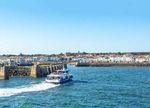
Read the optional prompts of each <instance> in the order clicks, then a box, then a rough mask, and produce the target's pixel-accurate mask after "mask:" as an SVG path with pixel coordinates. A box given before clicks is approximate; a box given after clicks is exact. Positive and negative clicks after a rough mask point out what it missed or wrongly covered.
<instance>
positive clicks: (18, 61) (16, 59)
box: [0, 56, 61, 66]
mask: <svg viewBox="0 0 150 108" xmlns="http://www.w3.org/2000/svg"><path fill="white" fill-rule="evenodd" d="M59 61H61V58H59V57H57V56H55V57H48V56H33V57H31V56H23V57H20V56H11V57H3V56H1V57H0V64H3V65H8V66H16V65H32V64H33V63H36V62H59Z"/></svg>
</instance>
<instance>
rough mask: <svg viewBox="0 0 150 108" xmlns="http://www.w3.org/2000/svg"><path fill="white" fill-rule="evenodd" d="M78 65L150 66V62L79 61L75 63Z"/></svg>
mask: <svg viewBox="0 0 150 108" xmlns="http://www.w3.org/2000/svg"><path fill="white" fill-rule="evenodd" d="M75 66H77V67H81V66H87V67H88V66H97V67H98V66H101V67H109V66H137V67H138V66H139V67H150V64H149V63H104V62H102V63H79V62H77V63H76V64H75Z"/></svg>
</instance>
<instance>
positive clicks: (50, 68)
mask: <svg viewBox="0 0 150 108" xmlns="http://www.w3.org/2000/svg"><path fill="white" fill-rule="evenodd" d="M63 68H67V65H65V64H34V65H33V66H32V67H31V74H30V76H31V77H34V78H38V77H46V76H47V75H48V74H50V73H53V72H56V71H57V70H61V69H63Z"/></svg>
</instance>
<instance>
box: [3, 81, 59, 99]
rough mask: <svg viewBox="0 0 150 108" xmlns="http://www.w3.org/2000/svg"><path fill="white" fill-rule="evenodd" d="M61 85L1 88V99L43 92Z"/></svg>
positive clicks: (43, 84) (47, 84) (41, 84)
mask: <svg viewBox="0 0 150 108" xmlns="http://www.w3.org/2000/svg"><path fill="white" fill-rule="evenodd" d="M57 86H59V85H55V84H51V83H46V82H42V83H39V84H32V85H30V86H20V87H16V88H2V89H1V88H0V97H9V96H12V95H17V94H20V93H26V92H33V91H42V90H47V89H50V88H54V87H57Z"/></svg>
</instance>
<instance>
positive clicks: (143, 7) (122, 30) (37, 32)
mask: <svg viewBox="0 0 150 108" xmlns="http://www.w3.org/2000/svg"><path fill="white" fill-rule="evenodd" d="M149 5H150V0H0V54H10V53H11V54H19V53H21V52H22V53H28V54H35V53H46V54H51V53H61V52H63V53H64V52H77V51H86V52H122V51H123V52H127V51H129V52H130V51H136V52H139V51H150V6H149Z"/></svg>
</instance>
